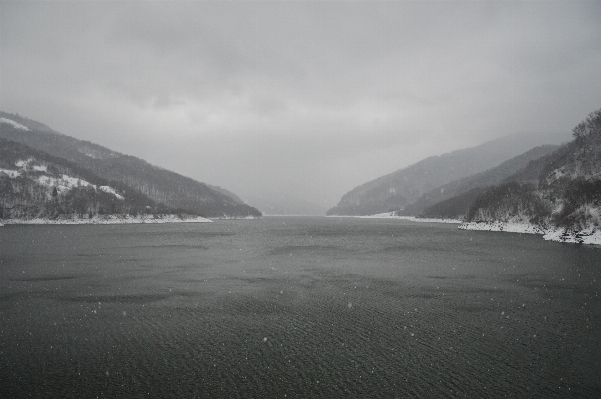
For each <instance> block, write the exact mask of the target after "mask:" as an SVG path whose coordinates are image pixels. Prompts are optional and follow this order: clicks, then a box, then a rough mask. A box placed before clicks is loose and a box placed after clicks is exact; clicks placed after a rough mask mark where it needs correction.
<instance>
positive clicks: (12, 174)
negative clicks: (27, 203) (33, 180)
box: [0, 169, 21, 179]
mask: <svg viewBox="0 0 601 399" xmlns="http://www.w3.org/2000/svg"><path fill="white" fill-rule="evenodd" d="M0 173H4V174H6V175H8V177H10V178H11V179H14V178H15V177H18V176H21V172H20V171H18V170H10V169H0Z"/></svg>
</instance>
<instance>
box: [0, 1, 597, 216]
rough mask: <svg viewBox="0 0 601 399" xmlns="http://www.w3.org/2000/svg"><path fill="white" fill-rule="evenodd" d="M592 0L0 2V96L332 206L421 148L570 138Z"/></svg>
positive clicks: (151, 153) (589, 37) (211, 174)
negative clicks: (537, 136) (519, 136)
mask: <svg viewBox="0 0 601 399" xmlns="http://www.w3.org/2000/svg"><path fill="white" fill-rule="evenodd" d="M600 21H601V5H600V3H599V2H597V1H570V2H521V1H511V2H472V1H448V2H447V1H445V2H438V1H436V2H408V1H402V2H367V1H355V2H330V1H328V2H315V1H311V2H264V1H262V2H238V1H236V2H156V1H155V2H104V1H86V2H65V1H61V2H35V1H31V2H29V1H28V2H16V1H0V53H1V54H2V57H0V88H1V89H0V109H2V110H4V111H7V112H13V113H15V112H16V113H19V114H20V115H24V116H28V117H30V118H32V119H35V120H39V121H42V122H44V123H47V124H48V125H50V126H51V127H53V128H54V129H56V130H58V131H60V132H63V133H65V134H68V135H71V136H74V137H77V138H80V139H85V140H90V141H93V142H97V143H99V144H102V145H105V146H108V147H110V148H112V149H114V150H117V151H120V152H124V153H127V154H131V155H135V156H137V157H141V158H144V159H146V160H148V161H149V162H150V163H152V164H156V165H159V166H162V167H165V168H168V169H171V170H174V171H176V172H178V173H181V174H184V175H187V176H190V177H192V178H194V179H197V180H199V181H203V182H207V183H210V184H215V185H219V186H222V187H225V188H227V189H229V190H231V191H233V192H234V193H236V194H238V195H240V196H242V197H243V198H244V197H245V196H248V197H256V196H258V195H262V194H265V193H271V194H269V195H270V196H271V197H277V196H278V195H281V194H286V195H291V196H294V197H296V198H299V199H302V200H309V201H312V202H315V203H318V204H320V205H321V206H324V207H326V208H329V207H331V206H334V205H335V204H336V203H337V202H338V200H339V199H340V197H341V196H342V195H343V194H344V193H345V192H347V191H348V190H350V189H352V188H353V187H355V186H357V185H359V184H361V183H364V182H366V181H368V180H371V179H374V178H376V177H378V176H381V175H384V174H386V173H390V172H392V171H394V170H397V169H399V168H401V167H405V166H407V165H410V164H412V163H415V162H417V161H419V160H421V159H423V158H425V157H427V156H430V155H436V154H442V153H446V152H448V151H451V150H456V149H461V148H466V147H470V146H474V145H478V144H481V143H483V142H485V141H488V140H491V139H493V138H497V137H501V136H507V135H510V134H514V133H532V132H539V133H541V134H557V133H562V132H563V133H565V134H566V136H569V132H570V131H571V129H572V128H573V127H574V126H575V125H576V124H577V123H578V122H580V121H581V120H582V119H583V118H584V117H585V116H586V115H587V114H588V113H589V112H591V111H593V110H595V109H598V108H599V95H598V93H599V92H600V91H601V70H600V69H599V67H598V66H599V64H600V63H601V52H600V50H599V49H601V23H600Z"/></svg>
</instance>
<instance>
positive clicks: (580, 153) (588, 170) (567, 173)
mask: <svg viewBox="0 0 601 399" xmlns="http://www.w3.org/2000/svg"><path fill="white" fill-rule="evenodd" d="M574 137H575V139H574V141H572V142H570V143H568V144H566V145H564V146H562V147H561V148H559V149H558V150H556V151H555V152H553V153H552V154H549V155H547V156H545V157H543V158H541V159H540V160H539V161H534V162H531V163H529V164H528V165H527V166H526V167H525V168H524V169H522V170H520V171H518V172H517V173H515V174H514V175H513V176H512V177H510V178H508V179H506V181H505V182H504V183H502V184H500V185H498V186H495V187H491V188H487V189H486V190H484V191H483V192H482V193H480V194H479V195H478V196H477V197H476V198H475V200H474V203H473V205H471V207H470V209H469V211H468V213H467V216H466V221H467V222H471V224H472V227H473V224H482V223H505V224H507V223H509V224H525V225H532V226H536V227H539V228H541V229H549V228H562V229H566V231H571V232H585V233H582V234H581V233H578V235H579V236H582V235H592V234H598V235H599V237H600V238H601V110H598V111H595V112H593V113H592V114H590V115H589V116H588V117H587V119H586V120H585V121H584V122H582V123H581V124H579V125H578V126H577V127H576V128H574ZM534 176H537V179H536V180H534V179H533V177H534ZM468 227H469V226H468ZM566 234H567V233H566ZM578 235H575V237H576V239H578ZM580 239H581V238H580ZM577 242H579V241H577ZM580 242H582V241H580Z"/></svg>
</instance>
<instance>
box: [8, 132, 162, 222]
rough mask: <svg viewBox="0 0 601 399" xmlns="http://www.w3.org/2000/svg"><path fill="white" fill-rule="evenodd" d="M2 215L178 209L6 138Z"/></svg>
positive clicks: (86, 214) (47, 216) (83, 214)
mask: <svg viewBox="0 0 601 399" xmlns="http://www.w3.org/2000/svg"><path fill="white" fill-rule="evenodd" d="M0 194H1V195H0V197H1V203H0V219H24V220H27V219H32V218H45V219H58V218H63V219H64V218H72V217H76V218H92V217H97V216H101V215H115V214H127V215H138V214H157V213H161V214H162V213H169V212H170V211H172V210H168V209H166V208H165V207H164V206H161V205H158V206H157V204H155V202H154V201H152V200H151V199H150V198H148V197H146V196H145V195H143V194H142V193H140V192H139V191H137V190H134V189H132V188H130V187H127V186H126V185H124V184H122V183H119V182H114V181H113V182H110V181H107V180H106V179H103V178H100V177H98V176H96V175H94V174H93V173H91V172H90V171H88V170H86V169H84V168H81V167H79V166H78V165H76V164H74V163H72V162H69V161H67V160H64V159H61V158H57V157H54V156H51V155H49V154H47V153H44V152H43V151H37V150H34V149H32V148H30V147H28V146H26V145H23V144H21V143H17V142H14V141H10V140H6V139H0Z"/></svg>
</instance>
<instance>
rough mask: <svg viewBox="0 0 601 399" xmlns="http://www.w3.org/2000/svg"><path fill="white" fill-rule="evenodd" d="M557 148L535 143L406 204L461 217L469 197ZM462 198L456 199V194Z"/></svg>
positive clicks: (420, 211)
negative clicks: (503, 159) (520, 152)
mask: <svg viewBox="0 0 601 399" xmlns="http://www.w3.org/2000/svg"><path fill="white" fill-rule="evenodd" d="M558 148H559V146H556V145H543V146H539V147H535V148H533V149H531V150H529V151H527V152H525V153H523V154H520V155H518V156H517V157H513V158H511V159H508V160H507V161H505V162H503V163H501V164H500V165H498V166H495V167H494V168H491V169H488V170H486V171H484V172H480V173H477V174H475V175H472V176H468V177H465V178H462V179H459V180H455V181H452V182H450V183H447V184H445V185H442V186H440V187H436V188H435V189H433V190H430V191H429V192H427V193H425V194H423V195H422V196H421V197H419V198H418V199H417V201H415V202H414V203H413V204H410V205H408V206H407V207H406V208H405V212H406V213H408V214H411V215H420V216H425V217H430V218H439V217H444V218H452V219H455V218H460V217H462V216H465V215H466V214H467V211H468V209H469V205H471V202H473V201H471V200H470V199H471V198H475V196H477V195H478V194H479V193H481V192H482V191H483V190H484V189H485V188H486V187H490V186H494V185H497V184H501V183H503V182H504V181H505V180H506V179H507V178H510V177H512V176H514V175H515V174H516V173H517V172H520V171H522V170H523V169H524V168H525V167H526V166H528V165H529V164H530V163H531V162H538V161H539V160H540V159H542V158H545V159H546V156H548V155H549V154H551V153H553V152H554V151H556V150H557V149H558ZM459 196H461V198H462V200H460V201H458V200H457V197H459Z"/></svg>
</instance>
